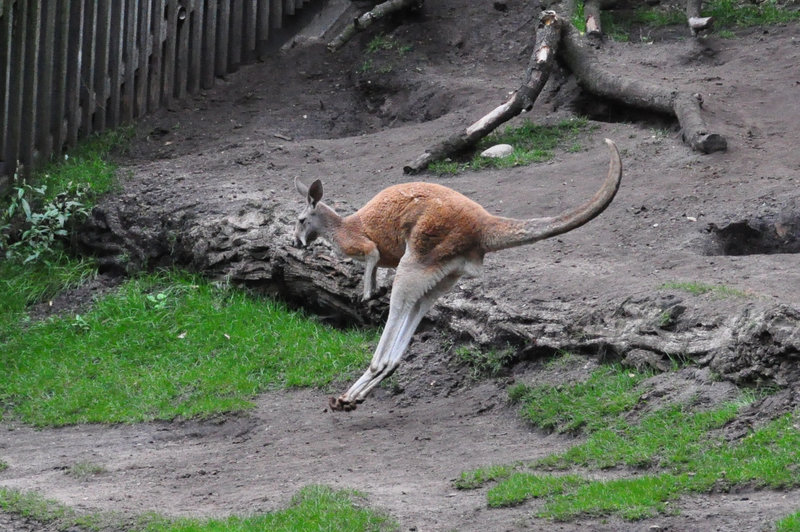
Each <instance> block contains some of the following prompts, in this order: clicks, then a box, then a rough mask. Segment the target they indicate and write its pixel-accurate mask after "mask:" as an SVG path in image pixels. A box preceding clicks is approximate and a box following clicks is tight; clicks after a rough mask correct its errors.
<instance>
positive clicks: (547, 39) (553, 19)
mask: <svg viewBox="0 0 800 532" xmlns="http://www.w3.org/2000/svg"><path fill="white" fill-rule="evenodd" d="M561 26H562V21H561V18H560V17H559V16H558V15H556V13H555V11H543V12H542V14H541V16H540V17H539V24H538V27H537V29H536V43H535V45H534V48H533V53H532V54H531V58H530V60H529V62H528V68H527V69H526V70H525V79H524V81H523V83H522V85H521V86H520V88H519V89H517V90H516V91H515V92H514V94H512V95H511V97H510V98H509V99H508V100H507V101H506V102H505V103H503V104H502V105H499V106H498V107H496V108H495V109H494V110H492V111H491V112H490V113H489V114H487V115H485V116H484V117H483V118H481V119H480V120H478V121H477V122H475V123H474V124H472V125H470V126H469V127H467V128H466V129H464V130H463V131H461V132H459V133H456V134H454V135H451V136H450V137H449V138H447V139H445V140H444V141H442V142H440V143H439V144H437V145H436V146H434V147H432V148H430V149H428V150H426V151H425V152H424V153H423V154H422V155H420V156H419V157H417V159H415V160H414V161H413V162H412V163H411V164H409V165H407V166H405V167H403V171H404V172H405V173H407V174H414V173H418V172H421V171H422V170H424V169H425V168H427V167H428V165H429V164H430V163H431V162H433V161H436V160H439V159H444V158H446V157H448V156H450V155H453V154H456V153H460V152H463V151H465V150H467V149H469V148H471V147H473V146H474V145H475V144H477V142H478V141H479V140H480V139H482V138H483V137H485V136H486V135H488V134H489V133H491V132H492V131H494V129H495V128H497V126H499V125H500V124H502V123H504V122H507V121H508V120H510V119H511V118H513V117H515V116H517V115H518V114H520V113H521V112H522V111H529V110H530V109H531V107H533V103H534V102H535V101H536V98H537V97H538V96H539V93H540V92H542V88H543V87H544V85H545V83H547V79H548V78H549V77H550V71H551V70H552V68H553V60H554V58H555V55H556V53H557V50H558V42H559V38H560V36H561Z"/></svg>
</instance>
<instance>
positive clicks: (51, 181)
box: [0, 127, 133, 263]
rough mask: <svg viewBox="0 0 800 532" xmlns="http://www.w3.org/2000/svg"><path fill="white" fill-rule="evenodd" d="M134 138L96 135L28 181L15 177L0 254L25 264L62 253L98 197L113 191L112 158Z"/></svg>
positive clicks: (1, 213)
mask: <svg viewBox="0 0 800 532" xmlns="http://www.w3.org/2000/svg"><path fill="white" fill-rule="evenodd" d="M132 135H133V128H132V127H130V128H121V129H118V130H114V131H110V132H106V133H103V134H101V135H95V136H92V137H91V138H89V139H88V140H87V141H85V142H84V143H82V144H81V146H79V147H78V148H77V149H75V150H73V151H72V152H71V153H70V154H67V155H65V156H64V159H63V160H61V161H56V162H54V163H52V164H50V165H48V166H47V167H46V168H44V169H43V170H41V171H39V172H36V173H35V174H34V175H33V176H31V177H30V178H29V179H27V180H24V179H21V178H20V177H19V176H15V178H14V185H13V186H12V188H11V194H10V195H9V196H8V197H7V198H5V200H4V202H3V203H2V204H1V205H2V207H0V253H2V254H3V255H4V256H5V257H6V258H7V259H20V260H22V261H24V262H26V263H28V262H32V261H36V260H38V259H48V260H49V259H51V258H52V255H54V254H58V253H60V252H61V250H62V248H63V247H64V246H63V245H64V243H67V242H68V241H69V238H70V237H71V236H72V234H73V231H74V229H75V227H76V226H77V224H78V223H80V222H81V221H82V220H84V219H85V218H86V217H87V216H88V214H89V211H90V209H91V207H92V205H93V203H94V201H95V200H96V198H97V197H98V196H99V195H100V194H103V193H105V192H107V191H109V190H110V189H111V188H112V186H113V181H114V172H115V170H116V167H115V166H114V165H113V164H111V163H109V162H108V161H107V159H108V155H109V153H110V152H111V151H112V150H114V149H120V148H122V147H123V146H124V145H125V144H126V143H127V141H128V140H129V139H130V138H131V136H132Z"/></svg>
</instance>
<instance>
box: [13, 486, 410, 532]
mask: <svg viewBox="0 0 800 532" xmlns="http://www.w3.org/2000/svg"><path fill="white" fill-rule="evenodd" d="M0 511H3V512H7V513H12V514H16V515H19V516H21V517H24V518H25V519H27V520H30V521H33V522H36V523H41V524H45V525H48V526H50V527H53V528H55V529H58V530H75V531H76V532H77V531H80V530H127V531H131V532H223V531H225V532H233V531H235V532H262V531H264V530H270V531H276V532H282V531H285V532H289V531H292V532H294V531H308V532H311V531H315V532H316V531H324V530H330V531H334V530H348V531H353V532H361V531H363V532H367V531H376V532H377V531H383V530H396V529H397V524H396V523H395V522H394V520H392V519H391V517H389V516H388V515H386V514H385V513H383V512H379V511H376V510H373V509H370V508H367V507H366V506H365V505H364V501H363V496H361V495H360V494H359V493H357V492H355V491H348V490H339V491H336V490H333V489H331V488H328V487H326V486H307V487H305V488H303V489H301V490H300V491H299V492H298V493H297V494H296V495H295V496H294V497H293V498H292V501H291V504H290V505H289V507H288V508H286V509H284V510H279V511H275V512H270V513H266V514H257V515H252V516H249V517H238V516H234V517H229V518H227V519H168V518H166V517H163V516H159V515H157V514H154V513H153V514H147V515H143V516H140V517H138V518H134V519H133V520H131V519H123V518H121V517H119V516H116V515H114V514H100V513H94V514H79V513H78V512H76V511H75V510H73V509H72V508H70V507H68V506H64V505H62V504H60V503H58V502H55V501H51V500H47V499H45V498H43V497H41V496H40V495H38V494H35V493H23V492H19V491H16V490H9V489H6V488H0Z"/></svg>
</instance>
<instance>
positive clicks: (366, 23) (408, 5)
mask: <svg viewBox="0 0 800 532" xmlns="http://www.w3.org/2000/svg"><path fill="white" fill-rule="evenodd" d="M423 2H424V0H387V1H386V2H383V3H381V4H378V5H377V6H375V7H374V8H373V9H372V10H370V11H367V12H366V13H364V14H363V15H361V16H360V17H358V18H356V19H354V20H353V22H351V23H350V24H348V25H347V26H345V28H344V29H343V30H342V31H341V32H339V34H338V35H337V36H336V37H334V38H333V40H332V41H331V42H329V43H328V50H330V51H331V52H335V51H336V50H338V49H339V48H341V47H342V46H344V45H345V43H347V41H349V40H350V39H352V38H353V35H355V34H356V33H358V32H359V31H363V30H365V29H366V28H368V27H370V26H371V25H372V23H373V22H375V21H376V20H379V19H381V18H383V17H385V16H386V15H389V14H391V13H397V12H398V11H402V10H404V9H412V8H414V9H418V8H421V7H422V4H423Z"/></svg>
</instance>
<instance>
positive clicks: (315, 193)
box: [308, 179, 322, 207]
mask: <svg viewBox="0 0 800 532" xmlns="http://www.w3.org/2000/svg"><path fill="white" fill-rule="evenodd" d="M321 199H322V181H320V180H319V179H317V180H316V181H314V182H313V183H311V186H310V187H308V202H309V203H310V204H311V206H312V207H316V206H317V203H319V200H321Z"/></svg>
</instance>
